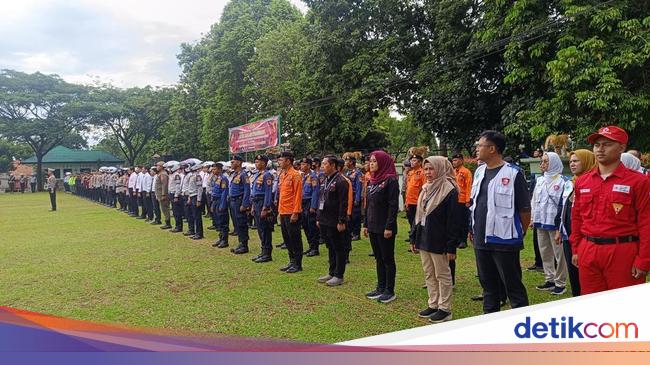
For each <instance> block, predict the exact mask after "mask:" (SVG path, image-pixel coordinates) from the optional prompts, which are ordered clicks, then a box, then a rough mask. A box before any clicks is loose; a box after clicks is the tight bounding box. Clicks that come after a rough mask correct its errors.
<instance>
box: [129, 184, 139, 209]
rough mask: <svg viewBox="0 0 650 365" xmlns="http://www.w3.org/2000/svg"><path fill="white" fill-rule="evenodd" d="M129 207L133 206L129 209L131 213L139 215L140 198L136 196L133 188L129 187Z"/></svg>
mask: <svg viewBox="0 0 650 365" xmlns="http://www.w3.org/2000/svg"><path fill="white" fill-rule="evenodd" d="M129 208H131V209H130V210H129V211H130V212H131V214H133V215H138V199H137V197H136V196H135V192H134V191H133V188H129Z"/></svg>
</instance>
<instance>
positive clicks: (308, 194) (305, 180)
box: [302, 171, 320, 209]
mask: <svg viewBox="0 0 650 365" xmlns="http://www.w3.org/2000/svg"><path fill="white" fill-rule="evenodd" d="M319 186H320V182H319V179H318V175H317V174H316V173H315V172H314V171H310V172H309V173H308V174H305V176H303V177H302V200H307V199H310V204H309V208H311V209H316V208H318V189H319Z"/></svg>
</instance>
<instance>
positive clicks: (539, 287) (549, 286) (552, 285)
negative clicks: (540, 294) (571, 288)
mask: <svg viewBox="0 0 650 365" xmlns="http://www.w3.org/2000/svg"><path fill="white" fill-rule="evenodd" d="M535 289H537V290H553V289H555V283H551V282H550V281H547V282H545V283H544V284H542V285H537V286H536V287H535Z"/></svg>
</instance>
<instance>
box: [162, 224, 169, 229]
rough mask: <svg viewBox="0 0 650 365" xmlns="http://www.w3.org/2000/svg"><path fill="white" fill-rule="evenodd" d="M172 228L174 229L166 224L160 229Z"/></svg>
mask: <svg viewBox="0 0 650 365" xmlns="http://www.w3.org/2000/svg"><path fill="white" fill-rule="evenodd" d="M170 228H172V226H170V225H169V224H165V225H164V226H161V227H160V229H170Z"/></svg>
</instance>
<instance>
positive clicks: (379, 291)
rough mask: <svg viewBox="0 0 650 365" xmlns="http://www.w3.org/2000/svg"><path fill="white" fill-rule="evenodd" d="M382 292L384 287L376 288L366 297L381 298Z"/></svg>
mask: <svg viewBox="0 0 650 365" xmlns="http://www.w3.org/2000/svg"><path fill="white" fill-rule="evenodd" d="M382 294H384V289H375V290H373V291H371V292H370V293H366V298H368V299H372V300H376V299H379V297H380V296H381V295H382Z"/></svg>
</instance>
